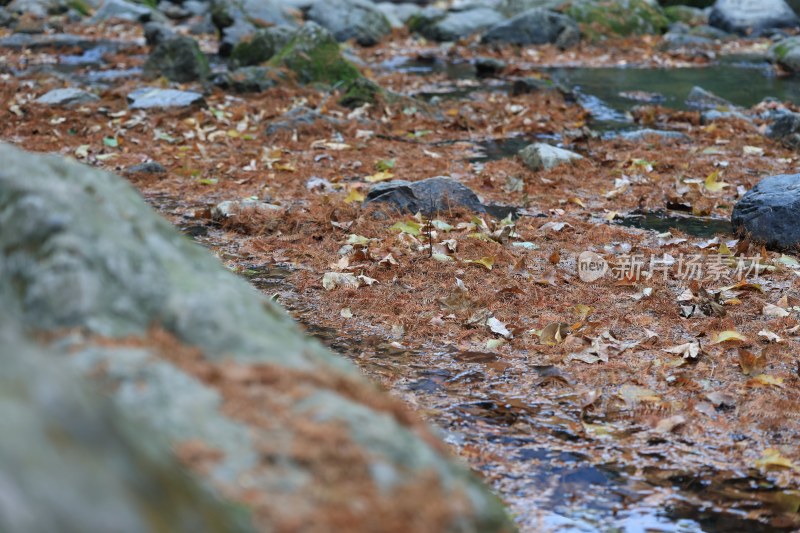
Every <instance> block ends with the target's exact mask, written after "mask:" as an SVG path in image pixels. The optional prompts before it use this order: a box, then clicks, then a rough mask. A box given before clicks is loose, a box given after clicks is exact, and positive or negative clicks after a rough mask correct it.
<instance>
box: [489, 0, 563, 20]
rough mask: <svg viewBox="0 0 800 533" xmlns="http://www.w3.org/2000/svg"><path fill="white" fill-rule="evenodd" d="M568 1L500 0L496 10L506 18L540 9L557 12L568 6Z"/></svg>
mask: <svg viewBox="0 0 800 533" xmlns="http://www.w3.org/2000/svg"><path fill="white" fill-rule="evenodd" d="M569 1H570V0H501V2H500V3H499V4H498V5H497V9H498V10H499V11H500V12H501V13H502V14H503V15H505V16H507V17H515V16H517V15H519V14H520V13H523V12H525V11H528V10H530V9H533V8H536V7H540V8H542V9H551V10H553V11H557V10H559V9H561V8H562V7H564V6H566V5H567V4H569Z"/></svg>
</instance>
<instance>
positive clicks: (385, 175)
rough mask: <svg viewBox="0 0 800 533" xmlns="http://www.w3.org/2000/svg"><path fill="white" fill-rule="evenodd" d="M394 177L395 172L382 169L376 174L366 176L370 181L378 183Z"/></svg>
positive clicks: (366, 179)
mask: <svg viewBox="0 0 800 533" xmlns="http://www.w3.org/2000/svg"><path fill="white" fill-rule="evenodd" d="M393 177H394V174H392V173H391V172H389V171H388V170H382V171H380V172H376V173H375V174H373V175H371V176H367V177H366V178H364V180H365V181H368V182H370V183H378V182H379V181H387V180H390V179H392V178H393Z"/></svg>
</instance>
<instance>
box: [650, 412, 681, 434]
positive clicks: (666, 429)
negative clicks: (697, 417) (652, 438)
mask: <svg viewBox="0 0 800 533" xmlns="http://www.w3.org/2000/svg"><path fill="white" fill-rule="evenodd" d="M685 423H686V417H684V416H683V415H673V416H670V417H667V418H662V419H661V420H659V422H658V424H656V427H655V428H653V431H655V432H656V433H672V432H673V431H674V430H675V428H677V427H678V426H682V425H683V424H685Z"/></svg>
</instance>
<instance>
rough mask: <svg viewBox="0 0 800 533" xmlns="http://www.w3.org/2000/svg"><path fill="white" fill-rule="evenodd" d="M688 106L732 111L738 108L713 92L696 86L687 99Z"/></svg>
mask: <svg viewBox="0 0 800 533" xmlns="http://www.w3.org/2000/svg"><path fill="white" fill-rule="evenodd" d="M686 105H687V106H689V107H692V108H695V109H720V108H721V109H732V108H735V107H736V106H735V105H733V104H732V103H730V102H729V101H727V100H725V99H724V98H720V97H719V96H717V95H716V94H714V93H712V92H711V91H707V90H705V89H703V88H702V87H697V86H694V87H692V90H690V91H689V95H688V96H687V97H686Z"/></svg>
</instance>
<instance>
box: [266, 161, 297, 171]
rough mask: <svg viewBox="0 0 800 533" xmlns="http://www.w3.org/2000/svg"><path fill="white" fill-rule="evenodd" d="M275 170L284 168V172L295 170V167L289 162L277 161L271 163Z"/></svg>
mask: <svg viewBox="0 0 800 533" xmlns="http://www.w3.org/2000/svg"><path fill="white" fill-rule="evenodd" d="M272 168H274V169H275V170H285V171H286V172H297V169H296V168H295V167H294V165H292V164H291V163H278V164H276V165H273V167H272Z"/></svg>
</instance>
